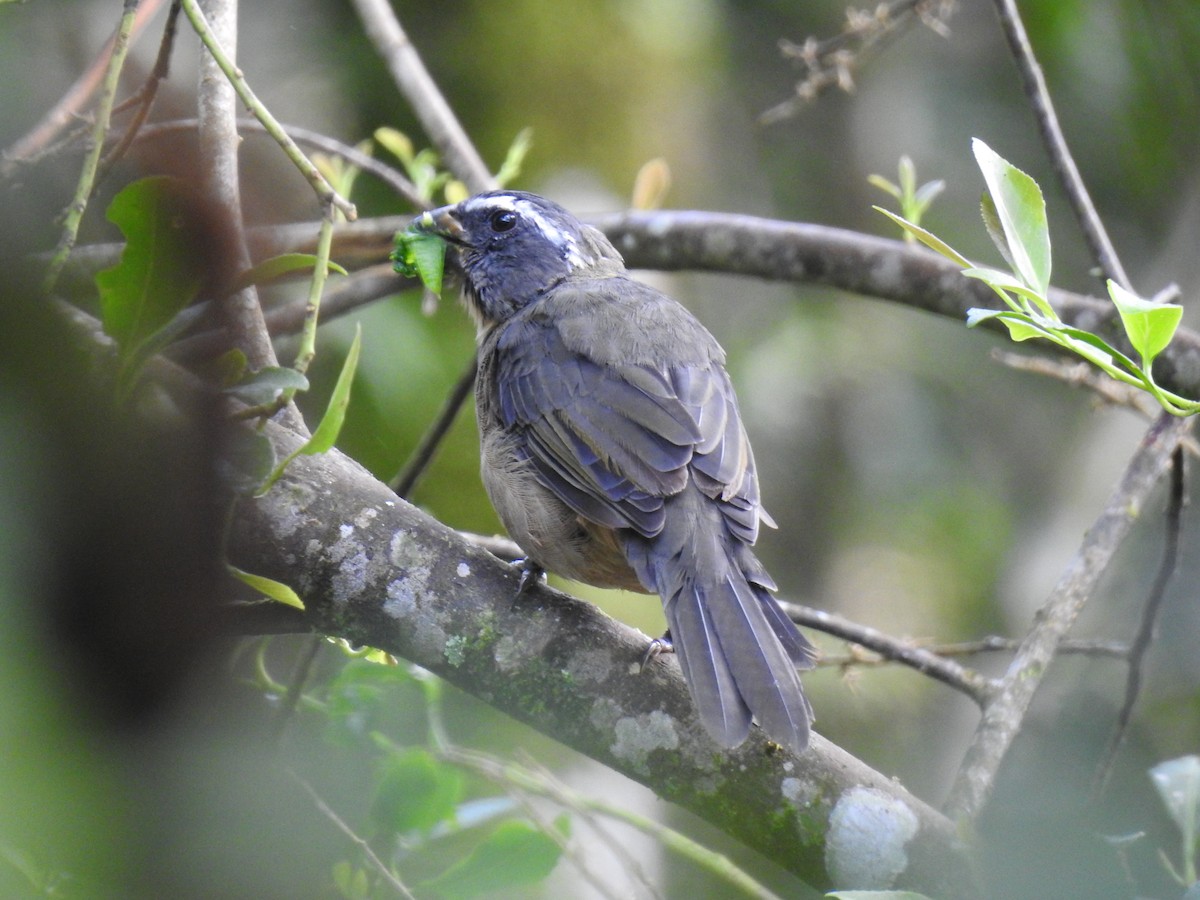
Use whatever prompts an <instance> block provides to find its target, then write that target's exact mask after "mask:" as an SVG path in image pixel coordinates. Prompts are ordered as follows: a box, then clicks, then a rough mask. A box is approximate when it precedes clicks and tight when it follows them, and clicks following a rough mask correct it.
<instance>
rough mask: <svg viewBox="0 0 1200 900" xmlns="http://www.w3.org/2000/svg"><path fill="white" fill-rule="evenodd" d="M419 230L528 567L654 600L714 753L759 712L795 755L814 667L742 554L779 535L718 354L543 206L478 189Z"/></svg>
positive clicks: (804, 732) (607, 254)
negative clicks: (473, 364)
mask: <svg viewBox="0 0 1200 900" xmlns="http://www.w3.org/2000/svg"><path fill="white" fill-rule="evenodd" d="M414 228H415V229H416V230H418V231H423V232H425V233H430V234H436V235H438V236H440V237H441V238H443V239H444V240H445V241H447V242H448V243H449V244H450V246H451V247H452V248H453V251H452V253H451V254H450V259H451V262H452V265H454V264H456V265H457V267H458V268H459V269H460V270H461V273H462V280H463V288H462V289H463V298H464V302H465V303H466V306H467V308H468V309H469V310H470V312H471V314H472V316H473V318H474V319H475V322H476V325H477V327H478V345H479V371H478V375H477V377H476V381H475V399H476V412H477V416H478V423H479V436H480V443H481V449H482V472H483V483H484V486H485V487H486V489H487V492H488V496H489V497H490V498H491V500H492V504H493V505H494V506H495V508H496V512H497V513H498V514H499V516H500V520H501V521H502V522H503V523H504V526H505V527H506V528H507V529H508V532H509V534H510V535H511V536H512V538H513V539H514V540H515V541H516V542H517V543H518V544H520V546H521V548H522V549H523V550H524V551H525V553H526V554H528V557H529V561H530V562H531V563H533V564H534V565H536V566H537V567H540V568H544V569H546V570H549V571H551V572H555V573H557V574H559V575H562V576H564V577H566V578H570V579H573V580H576V581H582V582H586V583H588V584H593V585H597V586H599V587H612V588H624V589H626V590H633V591H641V592H647V593H656V594H658V595H659V596H660V597H661V598H662V602H663V609H664V611H665V613H666V619H667V626H668V635H669V638H667V639H665V640H669V642H670V644H671V645H672V646H673V649H674V650H675V653H676V656H677V657H678V659H679V664H680V667H681V668H682V670H683V675H684V678H685V680H686V681H687V685H688V688H689V690H690V691H691V695H692V699H693V700H694V702H695V704H696V708H697V710H698V711H699V713H700V718H701V721H703V723H704V725H705V727H706V729H707V730H708V732H709V734H710V735H711V736H712V737H713V739H714V740H715V741H716V742H717V743H718V744H720V745H721V746H723V747H734V746H737V745H738V744H740V743H741V742H742V741H743V740H745V738H746V735H747V734H748V733H749V730H750V722H751V718H752V717H753V718H754V719H756V720H757V721H758V723H759V725H760V726H761V727H762V728H763V730H764V731H765V732H766V734H767V736H768V737H770V738H771V739H772V740H774V741H776V742H778V743H780V744H783V745H785V746H787V747H790V748H791V749H793V750H795V751H797V752H800V751H802V750H803V749H804V748H805V747H806V746H807V744H808V736H809V723H810V722H811V720H812V708H811V707H810V706H809V703H808V700H807V699H806V698H805V696H804V691H803V689H802V687H801V684H800V678H799V676H798V675H797V672H796V670H797V668H801V669H807V668H810V667H811V666H812V665H813V661H814V659H815V655H816V653H815V649H814V648H813V646H812V645H811V644H810V643H809V642H808V641H807V640H806V639H805V638H804V637H803V636H802V635H801V634H800V632H799V631H798V630H797V629H796V626H795V625H794V624H793V623H792V622H791V620H790V619H788V618H787V616H785V615H784V614H783V612H782V610H780V608H779V606H778V604H776V603H775V601H774V599H773V598H772V597H771V595H770V593H769V591H772V590H774V589H775V583H774V581H772V579H771V576H770V575H768V574H767V572H766V570H765V569H764V568H763V566H762V564H761V563H760V562H759V561H758V559H757V558H756V557H755V556H754V554H753V552H752V551H751V549H750V548H751V545H753V544H754V542H755V539H756V538H757V537H758V525H759V522H760V521H763V522H766V523H767V524H769V525H773V524H774V523H773V522H771V520H770V517H769V516H768V515H767V514H766V512H765V511H764V510H763V509H762V506H761V505H760V503H759V497H758V479H757V476H756V474H755V469H754V456H753V454H752V453H751V451H750V444H749V442H748V440H747V439H746V432H745V430H744V429H743V427H742V422H741V418H740V416H739V415H738V406H737V400H736V398H735V397H734V393H733V386H732V385H731V384H730V381H729V376H728V374H727V373H726V371H725V367H724V360H725V353H724V351H723V350H722V349H721V347H720V345H719V344H718V343H717V341H716V340H715V339H714V338H713V336H712V335H711V334H709V333H708V331H707V330H706V329H705V328H704V326H703V325H701V324H700V323H699V322H698V321H697V320H696V319H695V318H694V317H693V316H692V315H691V313H689V312H688V311H687V310H686V309H684V308H683V306H681V305H680V304H679V303H677V302H675V301H674V300H672V299H671V298H670V297H667V296H665V295H664V294H662V293H660V292H659V291H656V290H655V289H653V288H651V287H649V286H647V285H644V284H641V283H639V282H637V281H634V280H633V279H631V278H630V277H629V275H628V273H627V272H626V270H625V264H624V260H622V258H621V255H620V254H619V253H618V252H617V251H616V249H615V248H614V247H613V246H612V244H610V243H609V242H608V240H607V239H606V238H605V237H604V235H602V234H601V233H600V232H599V231H597V230H596V229H594V228H591V227H589V226H587V225H584V224H583V223H582V222H580V221H579V220H578V219H576V218H575V217H574V216H572V215H571V214H570V213H569V212H567V210H565V209H564V208H563V207H561V206H559V205H558V204H556V203H553V202H551V201H549V200H546V199H545V198H543V197H539V196H537V195H535V194H528V193H524V192H520V191H493V192H490V193H485V194H479V195H477V196H475V197H472V198H470V199H468V200H465V201H463V202H462V203H459V204H457V205H455V206H447V207H443V208H441V209H437V210H434V211H433V212H431V213H426V214H425V215H423V216H421V217H419V218H418V219H417V220H416V221H415V222H414Z"/></svg>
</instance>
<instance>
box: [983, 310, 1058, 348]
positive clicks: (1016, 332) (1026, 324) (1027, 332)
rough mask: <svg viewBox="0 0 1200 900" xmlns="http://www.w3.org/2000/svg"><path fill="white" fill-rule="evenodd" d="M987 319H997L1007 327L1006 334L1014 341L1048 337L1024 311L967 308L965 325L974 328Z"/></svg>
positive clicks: (1043, 329)
mask: <svg viewBox="0 0 1200 900" xmlns="http://www.w3.org/2000/svg"><path fill="white" fill-rule="evenodd" d="M989 319H999V320H1000V321H1001V322H1003V323H1004V325H1005V327H1006V328H1008V336H1009V337H1010V338H1012V339H1013V340H1014V341H1028V340H1030V339H1031V338H1045V337H1049V335H1048V334H1047V332H1046V329H1045V328H1043V327H1041V326H1039V325H1037V324H1035V322H1034V320H1033V319H1031V318H1030V317H1029V316H1028V315H1026V314H1025V313H1019V312H1012V311H1010V310H1005V309H978V308H976V309H969V310H967V327H968V328H974V327H975V326H976V325H978V324H980V323H981V322H986V321H988V320H989Z"/></svg>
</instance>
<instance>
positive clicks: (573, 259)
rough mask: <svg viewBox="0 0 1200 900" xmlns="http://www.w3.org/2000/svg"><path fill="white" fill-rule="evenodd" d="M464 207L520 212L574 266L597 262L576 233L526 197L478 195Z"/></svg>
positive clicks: (472, 209)
mask: <svg viewBox="0 0 1200 900" xmlns="http://www.w3.org/2000/svg"><path fill="white" fill-rule="evenodd" d="M464 208H465V209H467V210H470V211H475V210H477V209H480V208H491V209H506V210H510V211H511V212H515V213H520V214H521V215H522V216H524V217H525V218H526V219H528V220H529V221H530V222H532V223H533V224H534V227H536V228H537V230H538V231H540V232H541V233H542V235H543V236H544V237H545V238H546V240H548V241H549V242H550V243H551V244H553V245H554V246H555V247H557V248H558V249H559V252H560V253H562V257H563V259H564V260H566V261H567V264H568V265H570V266H571V267H572V268H582V267H583V266H589V265H593V264H594V263H595V260H594V259H591V258H590V257H588V256H585V255H584V254H583V253H582V252H581V251H580V249H579V242H578V241H577V240H575V235H573V234H571V232H569V231H566V230H564V229H562V228H559V227H558V226H557V225H555V224H554V223H553V222H551V221H550V220H549V219H547V218H546V217H545V216H543V215H542V214H541V213H540V212H539V211H538V209H537V206H536V205H535V204H534V203H533V201H531V200H526V199H525V198H524V197H514V196H513V195H511V194H493V195H492V196H489V197H477V198H473V199H471V200H468V201H467V202H466V205H465V207H464Z"/></svg>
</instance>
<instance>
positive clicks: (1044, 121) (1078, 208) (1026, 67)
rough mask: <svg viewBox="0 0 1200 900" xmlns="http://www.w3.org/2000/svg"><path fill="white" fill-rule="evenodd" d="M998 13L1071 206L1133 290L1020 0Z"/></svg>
mask: <svg viewBox="0 0 1200 900" xmlns="http://www.w3.org/2000/svg"><path fill="white" fill-rule="evenodd" d="M995 3H996V14H997V15H998V16H999V17H1000V24H1001V26H1002V27H1003V29H1004V37H1005V39H1006V40H1007V41H1008V46H1009V49H1010V50H1011V51H1012V55H1013V59H1014V60H1015V61H1016V63H1017V71H1018V72H1019V73H1020V75H1021V84H1022V85H1023V86H1024V88H1025V96H1026V97H1028V99H1029V105H1030V107H1032V109H1033V113H1034V117H1035V118H1036V119H1037V125H1038V131H1040V132H1041V135H1042V141H1043V142H1044V143H1045V145H1046V151H1047V152H1048V153H1049V154H1050V162H1051V163H1052V164H1053V166H1054V171H1055V172H1056V173H1057V174H1058V178H1059V181H1060V182H1061V183H1062V186H1063V189H1064V190H1065V191H1066V193H1067V199H1068V200H1069V201H1070V203H1071V209H1072V210H1074V212H1075V218H1076V219H1077V220H1078V222H1079V227H1080V228H1081V229H1082V231H1083V237H1084V240H1086V241H1087V244H1088V247H1089V248H1090V249H1091V251H1092V256H1093V257H1094V258H1095V259H1096V262H1097V263H1098V264H1099V266H1100V270H1101V271H1102V272H1103V273H1104V276H1105V277H1106V278H1111V279H1112V280H1113V281H1115V282H1117V284H1119V285H1121V286H1122V287H1124V288H1127V289H1128V290H1131V291H1132V290H1133V286H1132V285H1131V284H1130V283H1129V276H1128V275H1126V274H1125V269H1124V267H1123V266H1122V265H1121V260H1120V259H1119V258H1118V257H1117V251H1116V250H1115V249H1113V245H1112V241H1110V240H1109V237H1108V232H1107V231H1106V230H1105V228H1104V223H1103V222H1102V221H1101V220H1100V216H1099V215H1098V214H1097V213H1096V207H1095V205H1094V204H1093V203H1092V198H1091V195H1090V194H1089V193H1088V190H1087V187H1086V186H1085V185H1084V183H1083V178H1082V176H1080V174H1079V167H1078V166H1076V165H1075V158H1074V157H1073V156H1071V151H1070V149H1069V148H1068V147H1067V139H1066V138H1065V137H1064V136H1063V132H1062V127H1061V126H1060V125H1059V123H1058V114H1057V113H1056V112H1055V111H1054V103H1053V102H1052V101H1051V100H1050V92H1049V91H1048V90H1047V89H1046V78H1045V76H1044V75H1043V74H1042V67H1041V66H1040V65H1038V61H1037V58H1036V57H1035V56H1034V55H1033V47H1032V46H1031V45H1030V43H1029V35H1028V34H1027V33H1026V32H1025V24H1024V23H1023V22H1022V21H1021V14H1020V13H1019V12H1018V11H1017V4H1016V0H995Z"/></svg>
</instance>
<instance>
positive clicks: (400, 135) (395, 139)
mask: <svg viewBox="0 0 1200 900" xmlns="http://www.w3.org/2000/svg"><path fill="white" fill-rule="evenodd" d="M375 140H377V141H379V144H380V146H381V147H383V149H384V150H387V151H388V152H389V153H391V154H392V156H394V157H396V158H397V159H398V160H400V161H401V162H402V163H404V164H405V166H409V165H411V164H412V161H413V144H412V141H411V140H410V139H409V137H408V135H407V134H405V133H404V132H403V131H399V130H397V129H395V128H376V129H375Z"/></svg>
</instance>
